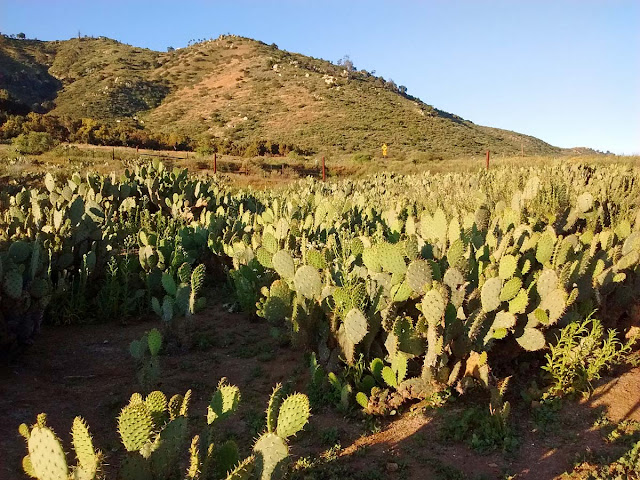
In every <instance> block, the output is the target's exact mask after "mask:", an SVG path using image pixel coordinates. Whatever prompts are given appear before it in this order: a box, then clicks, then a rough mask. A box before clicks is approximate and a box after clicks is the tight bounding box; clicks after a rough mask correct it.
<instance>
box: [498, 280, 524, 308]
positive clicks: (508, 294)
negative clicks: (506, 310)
mask: <svg viewBox="0 0 640 480" xmlns="http://www.w3.org/2000/svg"><path fill="white" fill-rule="evenodd" d="M521 287H522V280H520V279H519V278H518V277H513V278H512V279H511V280H508V281H507V282H505V284H504V285H503V286H502V290H501V291H500V301H502V302H508V301H509V300H511V299H513V298H514V297H515V296H516V295H517V294H518V292H519V291H520V288H521Z"/></svg>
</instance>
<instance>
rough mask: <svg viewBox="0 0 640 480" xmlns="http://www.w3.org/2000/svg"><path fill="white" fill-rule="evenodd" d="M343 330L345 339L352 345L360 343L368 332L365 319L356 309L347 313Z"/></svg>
mask: <svg viewBox="0 0 640 480" xmlns="http://www.w3.org/2000/svg"><path fill="white" fill-rule="evenodd" d="M344 328H345V332H346V334H347V338H348V339H349V341H350V342H352V343H353V344H354V345H357V344H358V343H360V342H361V341H362V339H363V338H364V337H365V336H366V335H367V333H368V331H369V330H368V329H369V326H368V324H367V318H366V317H365V316H364V315H363V313H362V312H361V311H360V310H359V309H357V308H352V309H351V310H349V312H348V313H347V315H346V317H345V319H344Z"/></svg>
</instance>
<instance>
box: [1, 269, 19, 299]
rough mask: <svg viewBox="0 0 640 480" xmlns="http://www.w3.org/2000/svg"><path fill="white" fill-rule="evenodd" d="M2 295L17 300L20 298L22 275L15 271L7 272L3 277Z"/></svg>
mask: <svg viewBox="0 0 640 480" xmlns="http://www.w3.org/2000/svg"><path fill="white" fill-rule="evenodd" d="M3 286H4V293H6V294H7V296H9V297H10V298H13V299H16V300H17V299H18V298H20V297H21V296H22V275H21V274H20V272H18V271H17V270H9V271H8V272H7V273H5V275H4V282H3Z"/></svg>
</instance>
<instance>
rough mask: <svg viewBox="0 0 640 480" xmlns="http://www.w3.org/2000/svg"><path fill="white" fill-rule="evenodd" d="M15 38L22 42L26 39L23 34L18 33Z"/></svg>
mask: <svg viewBox="0 0 640 480" xmlns="http://www.w3.org/2000/svg"><path fill="white" fill-rule="evenodd" d="M16 38H19V39H20V40H24V39H25V38H27V36H26V35H25V34H24V33H22V32H20V33H18V34H17V35H16Z"/></svg>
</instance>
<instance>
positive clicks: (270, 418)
mask: <svg viewBox="0 0 640 480" xmlns="http://www.w3.org/2000/svg"><path fill="white" fill-rule="evenodd" d="M282 393H283V392H282V384H280V383H278V384H276V386H275V387H274V388H273V392H271V396H270V397H269V405H268V406H267V431H268V432H269V433H273V432H275V431H276V428H277V425H278V412H279V411H280V405H281V404H282Z"/></svg>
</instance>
